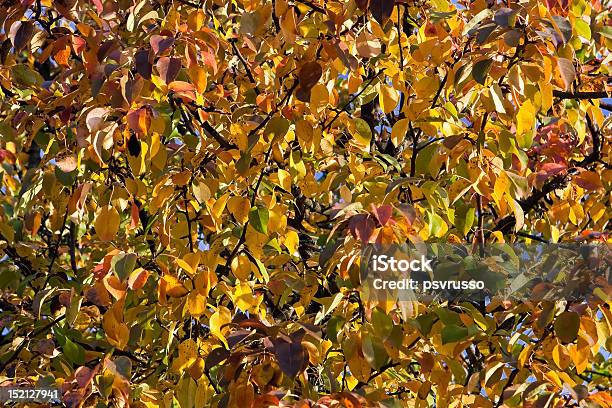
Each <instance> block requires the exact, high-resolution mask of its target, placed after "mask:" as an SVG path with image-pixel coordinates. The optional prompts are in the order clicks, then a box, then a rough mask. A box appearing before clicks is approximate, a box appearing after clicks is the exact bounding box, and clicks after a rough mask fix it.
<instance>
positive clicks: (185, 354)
mask: <svg viewBox="0 0 612 408" xmlns="http://www.w3.org/2000/svg"><path fill="white" fill-rule="evenodd" d="M178 351H179V355H178V357H177V358H176V359H175V360H174V361H173V362H172V370H173V371H175V372H177V373H180V372H182V371H183V370H185V369H186V368H187V367H189V366H191V365H192V364H193V363H194V362H195V361H196V359H197V358H198V357H199V356H198V345H197V343H196V342H195V341H193V339H187V340H185V341H184V342H182V343H181V344H179V346H178Z"/></svg>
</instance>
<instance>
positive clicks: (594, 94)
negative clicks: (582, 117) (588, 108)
mask: <svg viewBox="0 0 612 408" xmlns="http://www.w3.org/2000/svg"><path fill="white" fill-rule="evenodd" d="M553 96H554V97H556V98H561V99H602V98H612V95H610V94H609V93H608V92H606V91H582V92H581V91H576V92H565V91H559V90H553Z"/></svg>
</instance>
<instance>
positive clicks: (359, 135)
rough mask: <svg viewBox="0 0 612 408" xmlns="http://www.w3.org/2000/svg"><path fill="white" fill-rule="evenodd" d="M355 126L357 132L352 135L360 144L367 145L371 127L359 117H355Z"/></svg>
mask: <svg viewBox="0 0 612 408" xmlns="http://www.w3.org/2000/svg"><path fill="white" fill-rule="evenodd" d="M355 128H356V129H357V132H355V133H354V134H353V136H354V137H355V138H356V139H357V140H358V141H359V142H360V143H361V144H364V145H366V146H367V145H369V144H370V141H371V140H372V129H370V125H368V122H366V121H365V120H363V119H361V118H356V119H355Z"/></svg>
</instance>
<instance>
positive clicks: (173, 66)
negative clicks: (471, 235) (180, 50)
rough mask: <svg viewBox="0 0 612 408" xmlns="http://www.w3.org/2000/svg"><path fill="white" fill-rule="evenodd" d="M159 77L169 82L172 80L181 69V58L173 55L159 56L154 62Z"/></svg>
mask: <svg viewBox="0 0 612 408" xmlns="http://www.w3.org/2000/svg"><path fill="white" fill-rule="evenodd" d="M156 67H157V72H159V76H160V77H161V79H162V80H163V81H164V82H165V83H167V84H169V83H170V82H172V81H174V80H175V79H176V77H177V76H178V74H179V71H180V70H181V60H180V59H179V58H174V57H161V58H160V59H159V60H158V61H157V64H156Z"/></svg>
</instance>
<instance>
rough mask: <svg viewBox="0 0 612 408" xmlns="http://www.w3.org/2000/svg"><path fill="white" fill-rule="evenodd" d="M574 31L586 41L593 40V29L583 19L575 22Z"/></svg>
mask: <svg viewBox="0 0 612 408" xmlns="http://www.w3.org/2000/svg"><path fill="white" fill-rule="evenodd" d="M574 30H575V31H576V34H578V35H579V36H581V37H583V38H584V39H586V40H590V39H591V27H590V26H589V24H588V23H587V22H586V21H584V20H583V19H581V18H577V19H576V20H574Z"/></svg>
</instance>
